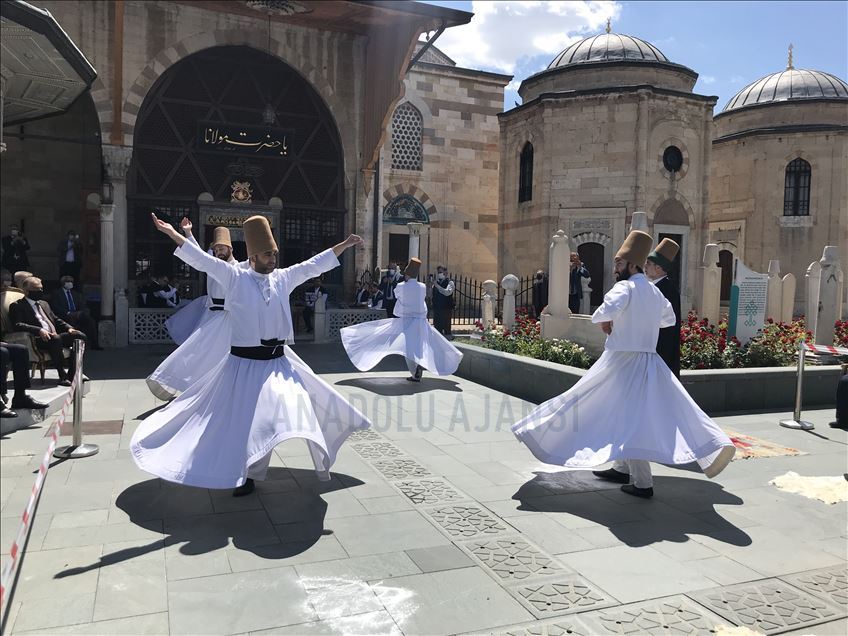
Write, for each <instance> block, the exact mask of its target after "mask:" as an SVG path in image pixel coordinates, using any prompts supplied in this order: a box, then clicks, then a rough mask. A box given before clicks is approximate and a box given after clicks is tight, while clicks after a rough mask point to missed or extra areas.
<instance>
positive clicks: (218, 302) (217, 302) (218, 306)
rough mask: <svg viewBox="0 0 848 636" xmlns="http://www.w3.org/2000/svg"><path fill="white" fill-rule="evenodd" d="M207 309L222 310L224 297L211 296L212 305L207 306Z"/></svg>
mask: <svg viewBox="0 0 848 636" xmlns="http://www.w3.org/2000/svg"><path fill="white" fill-rule="evenodd" d="M209 311H224V299H223V298H212V306H211V307H209Z"/></svg>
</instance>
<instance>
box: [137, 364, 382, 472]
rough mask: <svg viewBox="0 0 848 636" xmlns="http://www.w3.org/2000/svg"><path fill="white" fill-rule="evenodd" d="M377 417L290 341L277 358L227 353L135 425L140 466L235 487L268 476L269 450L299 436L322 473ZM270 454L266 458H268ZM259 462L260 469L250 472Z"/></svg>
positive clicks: (317, 469) (327, 470)
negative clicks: (352, 399)
mask: <svg viewBox="0 0 848 636" xmlns="http://www.w3.org/2000/svg"><path fill="white" fill-rule="evenodd" d="M370 425H371V423H370V422H369V421H368V419H367V418H366V417H365V416H364V415H363V414H362V413H360V412H359V411H358V410H357V409H355V408H354V407H353V406H351V405H350V404H349V403H348V402H347V401H346V400H345V399H344V398H343V397H342V396H341V395H340V394H339V393H338V392H337V391H336V390H335V389H333V388H332V387H331V386H330V385H329V384H327V383H326V382H325V381H324V380H322V379H321V378H319V377H318V376H316V375H315V374H314V373H313V372H312V370H311V369H310V368H309V366H308V365H307V364H306V363H305V362H303V361H302V360H301V359H300V358H299V357H298V356H297V355H295V353H294V352H293V351H292V350H291V349H290V348H289V347H286V355H285V356H284V357H281V358H277V359H275V360H247V359H244V358H238V357H236V356H233V355H229V354H228V355H226V356H225V357H224V358H223V359H221V360H220V362H219V364H218V365H217V366H216V367H215V368H213V369H212V370H211V371H209V372H208V373H207V374H206V375H205V376H203V377H202V378H200V379H199V380H198V381H197V382H195V383H194V384H193V385H191V386H190V387H189V388H188V389H187V390H186V391H185V392H183V393H182V394H181V395H180V396H179V397H178V398H177V399H175V400H174V401H173V402H171V403H170V404H169V405H168V406H166V407H165V408H163V409H162V410H161V411H157V412H156V413H154V414H153V415H151V416H150V417H148V418H147V419H145V420H144V421H143V422H142V423H141V425H140V426H139V427H138V429H136V431H135V433H134V435H133V437H132V442H131V445H130V448H131V451H132V455H133V459H134V460H135V463H136V464H137V465H138V467H139V468H141V469H142V470H145V471H147V472H149V473H151V474H153V475H156V476H158V477H161V478H162V479H165V480H167V481H172V482H176V483H180V484H186V485H189V486H199V487H202V488H235V487H237V486H240V485H242V484H243V483H244V482H245V479H246V478H247V476H248V473H250V476H251V477H255V478H259V479H261V478H263V477H264V468H265V467H267V459H266V456H267V455H268V454H269V453H270V452H271V451H272V450H273V449H274V447H275V446H276V445H277V444H279V443H280V442H283V441H285V440H287V439H290V438H293V437H299V438H303V439H305V440H306V441H307V445H308V447H309V451H310V454H311V455H312V460H313V463H314V465H315V470H316V472H317V473H318V476H319V478H321V479H325V480H326V479H329V470H330V467H331V466H332V465H333V463H334V462H335V460H336V455H337V453H338V451H339V449H340V448H341V445H342V444H343V443H344V441H345V440H346V439H347V437H348V436H349V435H350V434H351V433H353V432H354V431H356V430H360V429H364V428H368V427H369V426H370ZM263 459H265V462H263ZM254 465H257V466H259V467H260V472H261V473H262V474H261V475H259V474H257V473H256V469H255V467H254V471H251V466H254Z"/></svg>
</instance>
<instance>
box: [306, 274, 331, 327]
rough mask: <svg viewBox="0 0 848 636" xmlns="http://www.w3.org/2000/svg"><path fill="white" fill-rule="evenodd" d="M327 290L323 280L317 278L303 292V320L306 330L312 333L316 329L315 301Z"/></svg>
mask: <svg viewBox="0 0 848 636" xmlns="http://www.w3.org/2000/svg"><path fill="white" fill-rule="evenodd" d="M326 294H327V290H326V289H324V288H323V287H321V281H320V280H318V279H317V278H316V279H315V280H314V281H312V284H311V285H310V286H309V287H308V288H307V290H306V292H304V294H303V305H304V307H303V321H304V322H305V323H306V331H308V332H309V333H312V332H313V331H314V329H315V303H316V302H318V299H319V298H320V297H321V296H322V295H326Z"/></svg>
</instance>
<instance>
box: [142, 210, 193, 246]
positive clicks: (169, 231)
mask: <svg viewBox="0 0 848 636" xmlns="http://www.w3.org/2000/svg"><path fill="white" fill-rule="evenodd" d="M150 218H151V219H153V226H154V227H155V228H156V229H157V230H159V231H160V232H162V234H164V235H165V236H167V237H168V238H170V239H171V240H173V241H175V242H177V243H179V244H180V245H182V242H183V241H185V239H184V238H183V237H181V236H180V235H179V233H178V232H177V231H176V230H175V229H174V228H173V226H171V224H170V223H166V222H165V221H163V220H162V219H160V218H157V216H156V214H155V213H153V212H151V213H150Z"/></svg>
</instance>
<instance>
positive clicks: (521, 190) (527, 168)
mask: <svg viewBox="0 0 848 636" xmlns="http://www.w3.org/2000/svg"><path fill="white" fill-rule="evenodd" d="M532 199H533V144H531V143H530V142H529V141H528V142H527V143H526V144H524V148H522V149H521V164H520V166H519V170H518V202H519V203H521V202H522V201H530V200H532Z"/></svg>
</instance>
